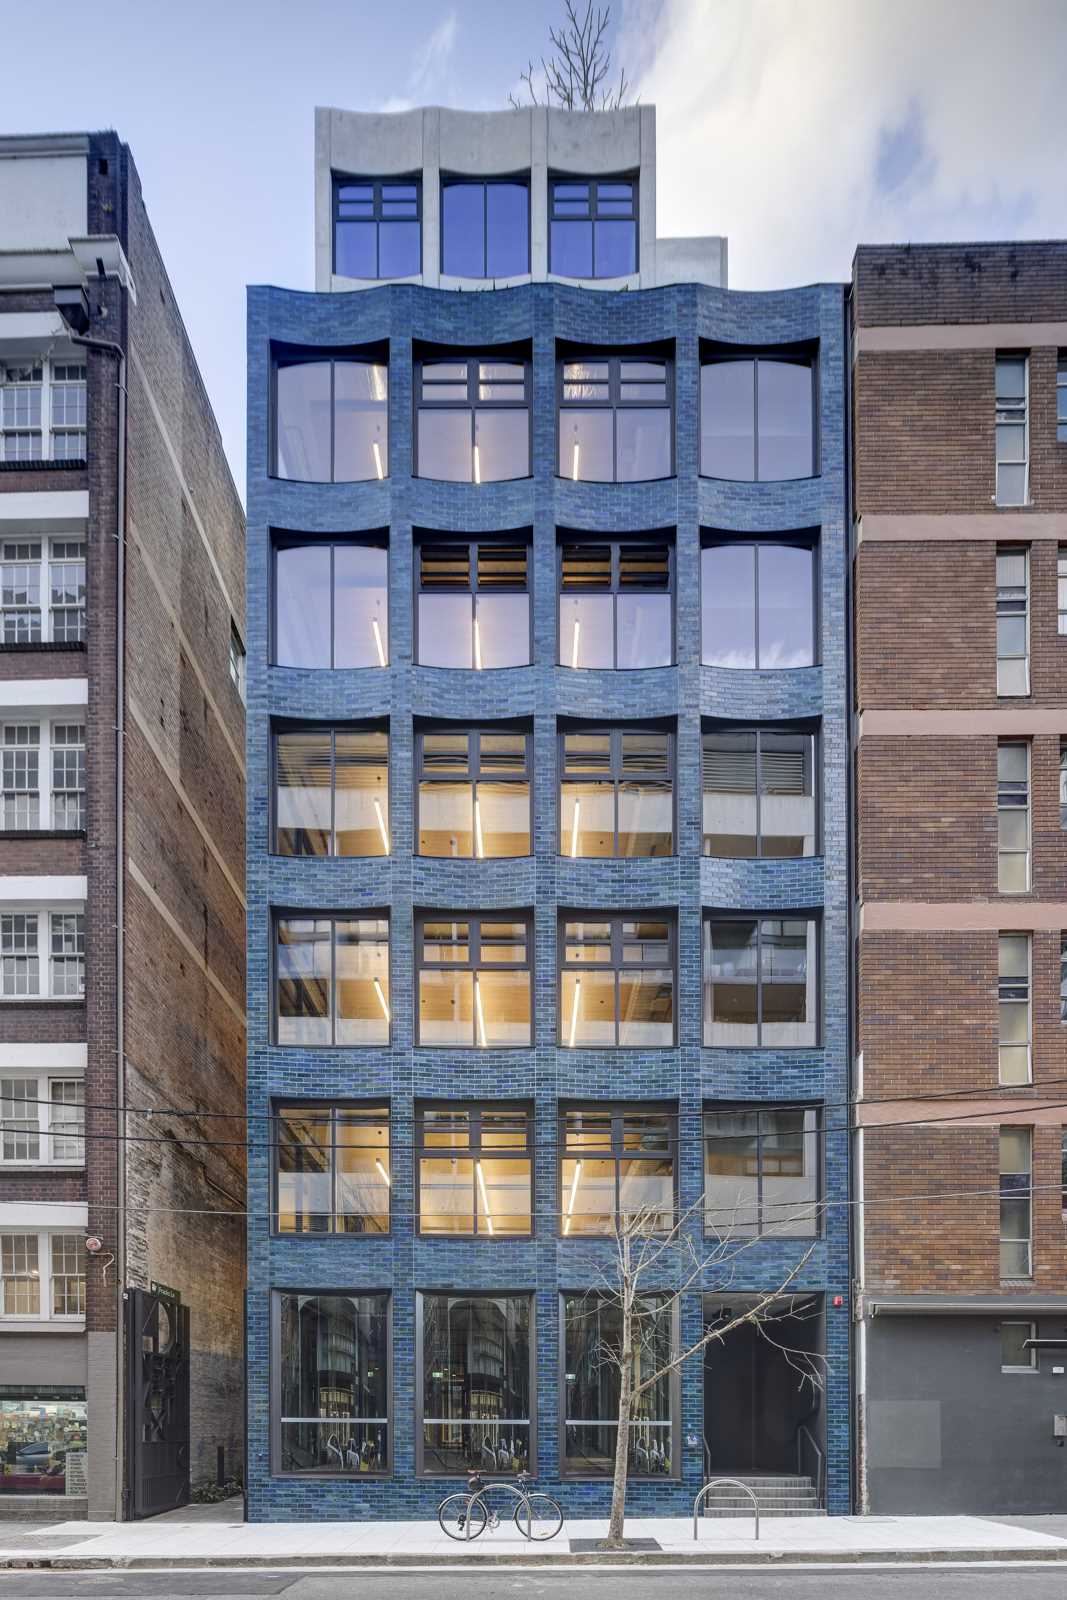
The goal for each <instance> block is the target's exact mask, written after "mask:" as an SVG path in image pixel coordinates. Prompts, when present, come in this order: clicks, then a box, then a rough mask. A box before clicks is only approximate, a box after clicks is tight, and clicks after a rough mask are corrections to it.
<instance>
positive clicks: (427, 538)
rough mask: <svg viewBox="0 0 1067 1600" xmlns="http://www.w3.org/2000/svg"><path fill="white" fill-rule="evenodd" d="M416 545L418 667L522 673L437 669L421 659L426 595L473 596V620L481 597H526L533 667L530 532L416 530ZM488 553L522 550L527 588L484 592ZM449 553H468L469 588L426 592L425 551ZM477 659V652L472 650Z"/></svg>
mask: <svg viewBox="0 0 1067 1600" xmlns="http://www.w3.org/2000/svg"><path fill="white" fill-rule="evenodd" d="M413 543H414V546H415V551H414V571H413V574H412V590H413V599H414V608H413V616H412V625H411V626H412V647H413V651H414V664H415V665H416V666H417V667H422V666H425V667H427V668H428V670H429V671H431V672H468V671H469V672H476V671H478V672H483V671H484V672H510V671H514V670H518V669H517V668H511V667H475V666H473V665H472V666H471V667H436V666H434V665H433V664H432V663H430V662H424V661H423V660H422V659H421V647H420V641H419V599H420V597H421V596H422V595H424V594H442V593H448V594H469V595H470V597H471V616H472V618H473V617H474V615H475V611H474V600H475V598H476V596H478V595H479V594H524V595H525V596H526V600H527V605H526V621H527V639H528V643H527V650H526V653H527V655H528V657H529V660H528V661H527V663H526V665H527V666H532V665H533V658H534V633H533V612H534V570H533V569H534V562H533V540H532V530H531V529H530V528H518V529H515V530H514V531H513V532H512V531H509V530H507V529H505V530H503V532H501V533H457V534H451V533H447V532H445V531H444V530H437V529H434V530H427V529H416V530H415V534H414V539H413ZM483 545H484V546H485V548H486V549H487V550H494V549H495V550H518V549H520V548H521V549H522V550H523V551H524V552H525V555H526V582H525V583H524V584H521V585H519V584H494V585H493V586H492V587H491V588H485V589H483V588H482V585H481V581H480V577H479V554H480V549H481V546H483ZM435 546H436V547H437V548H438V549H449V550H462V549H464V548H465V549H466V551H467V562H468V579H467V584H466V586H464V585H462V584H456V586H455V587H454V588H452V589H448V590H440V589H424V588H423V584H422V552H423V550H424V549H433V548H434V547H435ZM472 657H473V648H472Z"/></svg>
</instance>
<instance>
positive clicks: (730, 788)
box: [703, 728, 815, 858]
mask: <svg viewBox="0 0 1067 1600" xmlns="http://www.w3.org/2000/svg"><path fill="white" fill-rule="evenodd" d="M703 771H704V854H705V855H708V856H725V857H731V856H733V857H753V856H774V857H779V858H781V857H788V856H810V855H814V854H815V796H814V773H815V739H814V735H813V734H810V733H784V732H771V731H769V730H767V729H757V728H723V729H718V730H715V731H714V732H706V733H705V734H704V736H703Z"/></svg>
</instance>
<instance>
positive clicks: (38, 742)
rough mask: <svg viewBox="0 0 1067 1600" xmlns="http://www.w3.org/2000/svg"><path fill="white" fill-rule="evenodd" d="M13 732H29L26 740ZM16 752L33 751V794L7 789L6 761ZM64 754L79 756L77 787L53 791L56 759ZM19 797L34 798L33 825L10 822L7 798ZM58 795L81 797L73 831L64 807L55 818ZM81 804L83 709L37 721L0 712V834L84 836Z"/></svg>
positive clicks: (83, 746)
mask: <svg viewBox="0 0 1067 1600" xmlns="http://www.w3.org/2000/svg"><path fill="white" fill-rule="evenodd" d="M78 729H80V731H81V738H80V740H78V739H77V738H76V737H71V733H72V730H78ZM16 730H29V736H28V737H26V738H23V737H20V735H19V733H17V732H16ZM34 735H36V737H34ZM20 749H24V750H33V751H35V752H36V754H37V785H36V789H34V790H30V789H27V790H19V789H17V788H12V789H10V790H9V789H8V788H7V781H6V771H5V769H6V767H7V765H8V762H7V757H8V754H9V753H10V752H12V751H18V750H20ZM65 751H80V752H81V757H82V759H81V773H80V776H81V784H80V786H79V787H76V788H73V789H72V788H69V787H67V786H66V785H64V786H63V787H62V788H57V787H56V781H55V778H56V757H57V755H60V754H62V753H63V752H65ZM19 793H35V794H36V795H37V815H36V820H35V821H32V822H25V823H20V822H17V821H16V820H14V812H15V807H14V806H12V808H11V812H10V813H9V810H8V805H7V796H8V795H9V794H10V795H17V794H19ZM59 795H80V796H81V804H80V808H79V809H80V816H79V819H78V820H77V821H76V822H75V823H74V825H73V827H72V826H71V823H70V819H69V817H68V816H67V815H66V810H65V807H64V814H63V815H62V816H61V815H60V814H59V812H60V806H59V804H58V802H57V796H59ZM85 804H86V802H85V708H84V707H83V706H74V707H72V708H71V710H70V711H69V712H66V713H62V712H61V713H59V714H58V715H56V716H53V717H43V718H41V719H40V720H38V719H36V718H34V717H27V716H24V715H20V714H19V713H18V712H17V711H16V712H12V713H10V714H5V713H4V712H2V711H0V833H22V832H26V833H59V832H82V833H84V831H85Z"/></svg>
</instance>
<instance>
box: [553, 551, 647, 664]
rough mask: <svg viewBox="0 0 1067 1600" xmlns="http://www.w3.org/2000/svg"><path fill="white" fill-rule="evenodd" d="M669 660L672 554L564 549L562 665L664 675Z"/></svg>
mask: <svg viewBox="0 0 1067 1600" xmlns="http://www.w3.org/2000/svg"><path fill="white" fill-rule="evenodd" d="M673 659H674V639H673V609H672V603H671V551H670V546H669V545H667V544H651V543H650V544H638V543H633V544H630V543H619V544H564V545H562V546H561V548H560V597H559V660H560V665H561V666H564V667H572V668H593V667H600V668H623V669H627V668H636V667H666V666H669V665H670V664H671V662H672V661H673Z"/></svg>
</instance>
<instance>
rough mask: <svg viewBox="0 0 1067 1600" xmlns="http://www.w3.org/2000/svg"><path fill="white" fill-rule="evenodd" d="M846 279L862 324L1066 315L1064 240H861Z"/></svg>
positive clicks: (1035, 318)
mask: <svg viewBox="0 0 1067 1600" xmlns="http://www.w3.org/2000/svg"><path fill="white" fill-rule="evenodd" d="M852 283H853V290H854V298H853V308H854V319H855V322H856V324H857V325H858V326H860V327H887V326H890V325H892V324H894V323H900V324H902V325H904V326H905V327H906V326H916V325H918V324H921V323H953V322H1039V321H1054V320H1056V319H1057V318H1060V317H1062V316H1063V315H1064V299H1065V294H1067V291H1065V288H1064V286H1065V284H1067V243H1065V242H1064V241H1062V240H1051V241H1050V240H1043V241H1042V242H1041V243H1040V244H962V245H961V244H943V245H936V244H935V245H930V244H924V245H919V246H917V247H916V248H915V249H912V248H910V247H909V246H907V245H903V246H902V245H861V246H860V248H859V249H858V250H857V251H856V257H855V260H854V262H853V266H852Z"/></svg>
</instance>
